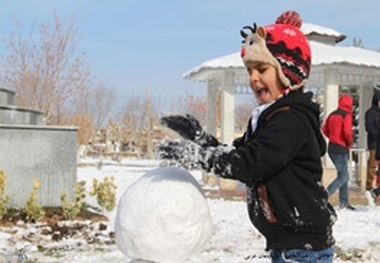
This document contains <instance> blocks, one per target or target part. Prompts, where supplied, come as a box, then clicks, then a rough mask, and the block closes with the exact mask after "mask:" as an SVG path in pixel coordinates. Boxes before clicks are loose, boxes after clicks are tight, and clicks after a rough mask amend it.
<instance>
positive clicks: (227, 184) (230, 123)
mask: <svg viewBox="0 0 380 263" xmlns="http://www.w3.org/2000/svg"><path fill="white" fill-rule="evenodd" d="M220 95H221V96H220V99H221V105H220V106H221V141H222V142H223V143H225V144H231V143H232V141H233V140H234V133H235V72H228V71H227V72H225V73H224V75H223V82H222V89H221V94H220ZM219 186H220V189H221V190H235V189H236V188H237V181H236V180H229V179H220V181H219Z"/></svg>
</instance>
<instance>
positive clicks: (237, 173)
mask: <svg viewBox="0 0 380 263" xmlns="http://www.w3.org/2000/svg"><path fill="white" fill-rule="evenodd" d="M250 127H251V125H250V124H249V125H248V129H247V131H246V133H245V134H244V136H243V137H242V138H239V139H237V140H235V141H234V146H235V149H234V150H232V151H231V152H229V153H226V155H225V156H223V157H224V158H221V159H224V160H223V161H224V162H225V164H227V165H228V166H229V169H231V173H230V176H229V178H232V179H236V180H239V181H241V182H243V183H245V184H246V188H247V204H248V210H249V216H250V219H251V221H252V223H253V225H254V226H255V227H256V228H257V229H258V230H259V231H260V232H261V233H262V234H263V235H264V236H265V237H266V239H267V249H273V248H276V249H313V250H319V249H325V248H328V247H331V246H332V245H333V244H334V242H335V241H334V238H333V236H332V225H333V223H334V222H335V220H336V214H335V211H334V209H333V208H332V206H331V205H330V204H329V203H328V194H327V192H326V191H325V189H324V187H323V186H322V184H321V179H322V173H323V168H322V164H321V156H323V155H324V154H325V152H326V142H325V140H324V138H323V136H322V134H321V130H320V123H319V106H318V105H317V104H315V103H314V102H312V101H311V100H310V99H309V98H308V97H307V96H306V95H305V94H304V93H302V92H301V91H292V92H290V93H289V94H288V95H286V96H284V97H282V98H281V99H279V100H278V101H276V102H275V103H274V104H272V105H271V106H270V107H268V108H267V109H266V110H265V111H263V112H262V114H261V115H260V117H259V120H258V126H257V128H256V130H255V131H254V132H253V131H252V130H251V128H250ZM221 176H223V175H221Z"/></svg>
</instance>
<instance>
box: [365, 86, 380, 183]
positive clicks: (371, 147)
mask: <svg viewBox="0 0 380 263" xmlns="http://www.w3.org/2000/svg"><path fill="white" fill-rule="evenodd" d="M379 126H380V91H378V90H375V92H374V94H373V96H372V104H371V107H370V108H369V109H368V110H367V111H366V112H365V130H366V131H367V148H368V151H369V157H368V162H367V178H366V190H371V189H372V188H373V184H374V181H375V176H376V171H377V169H378V165H377V163H376V159H375V147H376V137H377V133H378V127H379Z"/></svg>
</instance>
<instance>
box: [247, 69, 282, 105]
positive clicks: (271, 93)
mask: <svg viewBox="0 0 380 263" xmlns="http://www.w3.org/2000/svg"><path fill="white" fill-rule="evenodd" d="M248 73H249V85H250V86H251V89H252V91H253V93H254V94H255V96H256V98H257V99H258V101H259V104H267V103H271V102H272V101H274V100H275V99H277V97H278V96H280V94H281V92H282V90H283V89H284V85H283V84H282V82H281V81H280V79H279V77H278V74H277V70H276V69H275V68H274V67H273V66H271V65H270V64H267V63H261V62H254V63H252V64H250V65H249V68H248Z"/></svg>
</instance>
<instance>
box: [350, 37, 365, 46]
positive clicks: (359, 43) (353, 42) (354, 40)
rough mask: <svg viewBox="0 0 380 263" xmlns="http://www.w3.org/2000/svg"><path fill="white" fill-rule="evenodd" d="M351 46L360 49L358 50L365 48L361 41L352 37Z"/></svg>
mask: <svg viewBox="0 0 380 263" xmlns="http://www.w3.org/2000/svg"><path fill="white" fill-rule="evenodd" d="M352 46H354V47H360V48H365V46H364V42H363V39H361V38H356V37H354V38H353V39H352Z"/></svg>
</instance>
